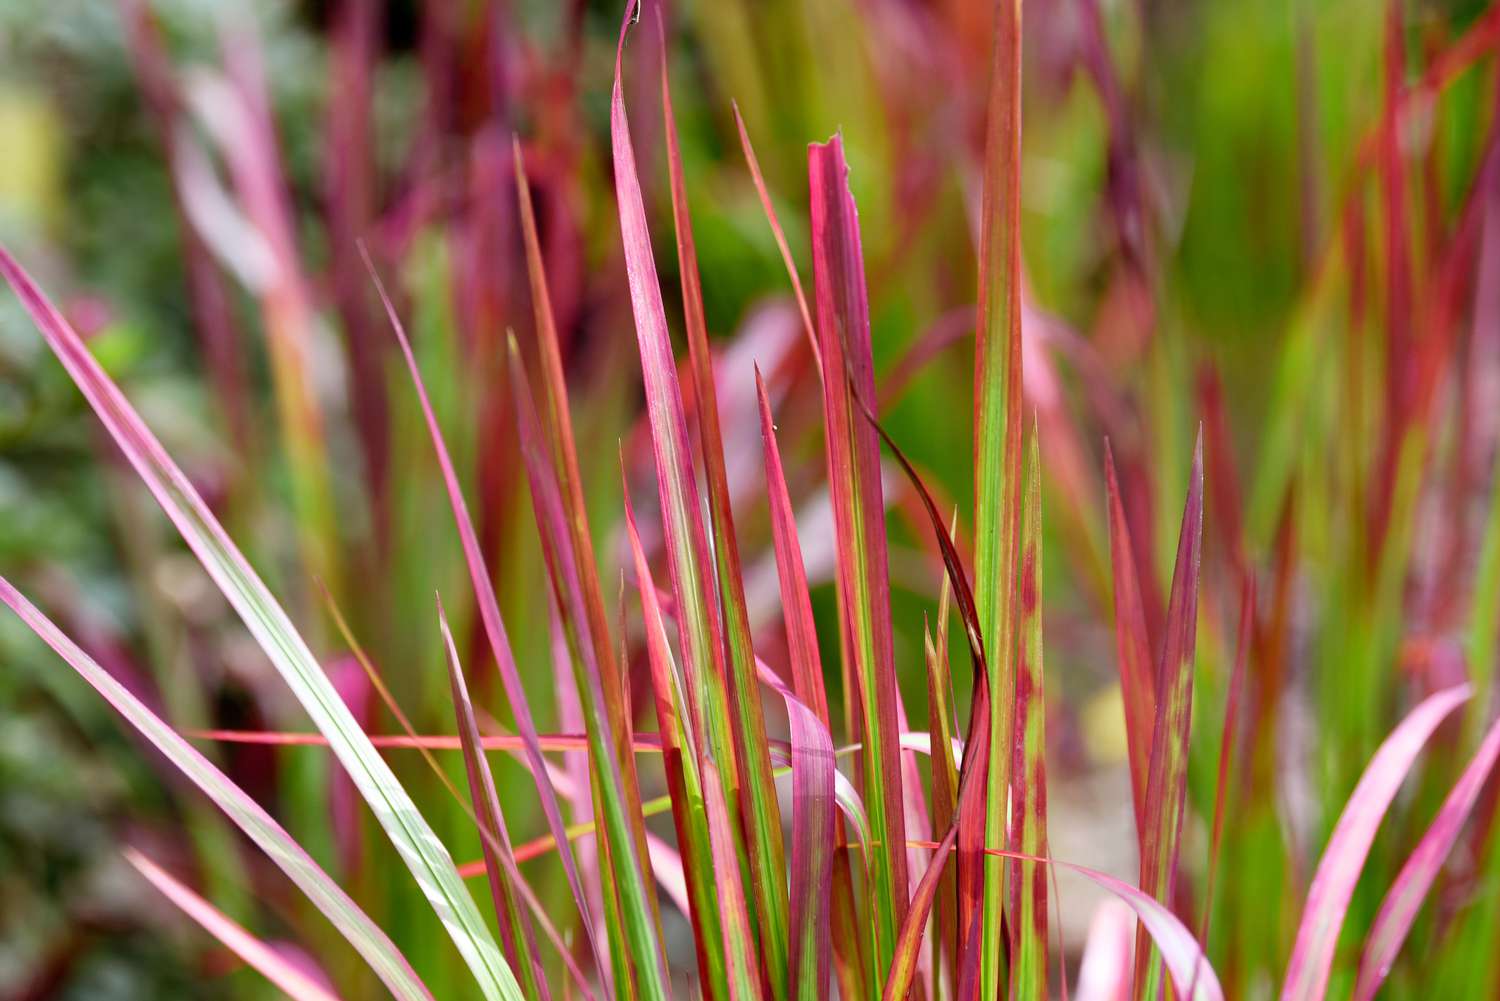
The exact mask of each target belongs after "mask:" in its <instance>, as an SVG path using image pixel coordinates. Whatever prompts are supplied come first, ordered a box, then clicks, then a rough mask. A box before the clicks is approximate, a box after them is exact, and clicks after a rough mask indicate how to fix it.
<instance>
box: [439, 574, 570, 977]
mask: <svg viewBox="0 0 1500 1001" xmlns="http://www.w3.org/2000/svg"><path fill="white" fill-rule="evenodd" d="M438 624H439V626H440V627H441V629H442V633H443V646H444V648H445V650H446V652H447V655H448V656H447V661H448V683H449V685H450V687H451V688H452V689H453V711H454V714H455V715H456V716H457V718H458V736H459V738H460V740H461V741H462V744H463V753H464V771H465V773H466V774H467V775H468V777H469V797H470V799H471V800H472V801H473V804H474V814H475V819H476V823H477V824H478V826H479V830H480V834H481V838H480V849H481V853H482V855H483V856H484V868H485V875H487V876H488V877H489V884H490V898H491V900H492V901H493V903H494V905H495V922H496V924H497V925H498V926H499V929H500V944H501V946H502V947H503V948H504V949H505V959H506V962H508V963H510V966H511V969H512V970H513V971H519V972H518V979H519V980H520V982H521V989H522V991H523V992H524V993H525V995H526V997H528V998H542V999H546V998H547V997H549V996H550V995H549V993H548V991H547V979H546V971H545V970H543V969H542V966H541V950H539V949H538V948H537V945H536V935H535V933H534V932H533V931H532V929H531V922H530V921H529V920H528V919H527V917H526V912H525V911H523V910H522V909H521V905H520V903H519V902H518V901H517V900H516V884H518V883H519V882H520V879H519V878H518V877H519V875H520V874H519V873H518V872H516V870H515V865H516V863H515V859H514V858H513V857H512V853H511V844H510V830H509V828H508V827H507V826H506V823H505V814H504V813H502V812H501V810H500V798H499V796H498V795H497V794H496V792H495V777H494V775H492V774H491V773H490V764H489V760H488V759H487V758H486V757H485V756H484V749H483V747H481V746H480V736H479V720H478V719H477V718H476V717H475V715H474V704H473V702H471V701H470V700H469V688H468V685H466V684H465V683H464V675H463V668H462V666H461V665H460V664H459V660H458V648H457V647H455V646H454V645H453V634H452V632H450V631H449V629H448V617H447V615H446V614H445V613H444V612H443V605H442V602H441V601H439V602H438Z"/></svg>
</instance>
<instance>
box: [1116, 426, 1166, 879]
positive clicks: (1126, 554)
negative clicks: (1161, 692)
mask: <svg viewBox="0 0 1500 1001" xmlns="http://www.w3.org/2000/svg"><path fill="white" fill-rule="evenodd" d="M1104 476H1105V484H1106V491H1107V494H1108V497H1107V500H1108V504H1109V551H1110V556H1111V560H1112V563H1113V569H1114V582H1115V588H1114V590H1115V657H1116V660H1117V661H1118V666H1119V671H1120V694H1121V698H1122V701H1123V702H1124V704H1125V743H1126V748H1127V754H1128V758H1129V761H1130V789H1131V793H1132V801H1133V803H1134V805H1135V827H1136V836H1137V838H1138V839H1139V840H1140V846H1141V857H1142V858H1144V857H1145V854H1146V847H1145V846H1146V781H1147V776H1148V774H1149V772H1150V770H1151V732H1152V728H1153V726H1154V725H1155V724H1154V721H1155V719H1156V679H1155V676H1154V672H1153V671H1152V668H1151V642H1150V640H1149V638H1148V636H1147V632H1146V612H1145V606H1144V605H1143V604H1142V603H1141V586H1140V577H1139V576H1137V574H1136V569H1135V555H1134V552H1135V550H1134V548H1133V547H1132V543H1131V540H1130V523H1129V522H1128V521H1127V520H1126V518H1125V506H1124V503H1123V502H1122V501H1121V499H1120V485H1119V481H1118V479H1117V478H1116V477H1115V457H1114V453H1113V451H1112V450H1111V449H1110V447H1109V442H1108V441H1106V442H1105V443H1104Z"/></svg>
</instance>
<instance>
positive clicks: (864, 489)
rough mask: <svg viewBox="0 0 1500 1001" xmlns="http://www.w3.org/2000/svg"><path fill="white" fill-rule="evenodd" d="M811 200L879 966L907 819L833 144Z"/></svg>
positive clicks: (853, 218) (851, 240) (870, 378)
mask: <svg viewBox="0 0 1500 1001" xmlns="http://www.w3.org/2000/svg"><path fill="white" fill-rule="evenodd" d="M807 164H808V185H809V188H810V190H811V195H812V241H813V284H814V301H815V303H816V310H817V330H818V344H819V348H820V350H821V351H822V355H823V418H824V429H825V433H826V436H827V453H828V485H829V491H830V493H831V495H832V499H833V512H834V524H835V530H836V533H837V536H836V542H837V565H838V573H837V577H836V581H837V585H838V586H837V591H838V597H839V607H840V609H841V620H842V622H843V628H844V632H845V638H846V640H847V644H846V656H847V657H848V659H849V663H850V665H851V668H852V669H851V671H850V676H851V677H852V678H854V679H855V683H856V685H857V686H858V705H859V709H860V717H861V719H862V723H863V727H864V731H863V732H864V757H863V761H864V767H863V770H862V772H861V775H862V778H863V781H864V788H863V792H864V795H865V800H866V802H867V804H868V805H869V808H870V830H871V837H872V839H873V840H874V842H875V843H876V848H875V851H874V856H873V858H872V859H871V872H870V878H871V881H872V886H871V889H870V899H871V910H872V912H873V913H872V915H871V920H873V921H874V922H875V932H876V936H875V942H876V948H877V955H876V957H875V958H876V963H875V968H876V969H878V970H885V969H888V968H889V967H890V965H891V960H892V957H893V955H894V949H895V942H896V932H897V929H898V928H899V927H900V925H901V922H902V920H903V918H904V917H905V914H906V905H907V892H908V891H907V873H906V867H907V863H906V851H905V844H906V820H905V814H904V807H903V802H902V789H901V786H902V776H901V756H900V749H899V747H898V744H897V701H898V699H899V697H900V696H899V694H898V692H897V688H896V668H895V660H894V657H895V654H894V651H893V648H892V638H891V604H890V577H889V569H888V565H887V553H886V540H885V517H884V511H885V507H884V503H883V501H882V497H881V485H880V453H879V449H880V444H879V439H878V437H877V435H876V432H875V430H874V428H873V427H871V426H870V425H868V424H867V423H866V422H865V421H864V420H863V419H862V415H861V414H860V413H859V411H858V409H857V406H856V402H855V398H856V395H857V396H858V397H859V398H861V399H866V400H869V399H874V397H875V392H874V381H875V375H874V364H873V361H872V358H871V353H870V352H871V346H870V316H869V304H868V301H867V299H866V290H865V275H864V258H863V253H862V251H861V248H860V236H859V220H858V216H857V212H856V209H855V206H854V198H853V195H852V194H851V193H850V191H849V185H848V171H849V168H848V164H847V162H846V161H845V159H844V150H843V140H842V139H841V138H840V137H838V136H834V137H833V138H832V139H831V140H830V141H829V142H827V143H815V144H813V145H811V146H809V147H808V160H807Z"/></svg>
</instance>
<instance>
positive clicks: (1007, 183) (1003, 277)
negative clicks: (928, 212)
mask: <svg viewBox="0 0 1500 1001" xmlns="http://www.w3.org/2000/svg"><path fill="white" fill-rule="evenodd" d="M994 9H995V22H994V58H993V62H992V64H991V67H990V89H989V98H988V107H987V111H986V116H985V162H984V184H983V194H982V198H981V207H980V237H979V325H978V330H977V336H976V338H975V349H974V400H975V416H974V528H975V531H974V581H975V584H976V591H975V600H976V602H977V604H978V608H979V628H980V631H981V632H982V633H983V634H984V636H985V637H986V642H987V643H988V646H989V665H988V670H989V688H990V693H991V696H990V697H991V698H992V699H994V700H995V704H994V706H993V707H992V709H991V712H990V718H989V728H990V736H989V743H990V746H991V747H992V748H993V749H994V751H995V753H994V754H993V755H992V760H991V762H990V767H989V776H988V783H987V784H988V789H987V794H986V797H985V798H986V801H987V807H986V811H985V837H984V841H985V844H986V845H987V846H989V847H991V848H996V847H1000V846H1002V845H1005V844H1007V843H1008V842H1007V831H1006V804H1007V803H1008V802H1009V798H1010V776H1009V764H1010V762H1009V760H1008V755H1007V754H1006V749H1008V748H1009V747H1010V746H1011V733H1010V731H1011V727H1012V725H1013V720H1014V713H1013V711H1012V708H1011V699H1012V696H1013V693H1014V690H1015V684H1014V678H1013V674H1014V671H1013V663H1014V655H1015V651H1014V643H1015V626H1016V576H1017V570H1018V567H1017V563H1018V559H1019V556H1018V536H1019V534H1020V520H1021V0H998V2H997V3H996V4H995V5H994ZM1004 873H1005V867H1004V865H1003V863H1002V862H1001V861H1000V859H998V858H996V857H995V856H993V855H987V856H985V858H984V883H983V899H982V910H981V911H980V913H979V914H977V915H976V914H973V913H972V912H971V910H970V908H969V907H967V906H965V907H964V908H963V910H962V912H961V916H960V922H961V934H964V935H965V936H967V934H968V931H967V929H968V926H969V924H970V922H972V921H974V920H976V919H977V920H979V921H980V923H981V929H980V933H979V938H978V946H979V949H980V958H979V970H978V977H979V993H980V996H981V997H984V998H994V997H997V996H999V993H1000V986H1001V955H1000V945H1001V911H1002V901H1003V886H1004ZM962 902H963V901H962V898H961V903H962Z"/></svg>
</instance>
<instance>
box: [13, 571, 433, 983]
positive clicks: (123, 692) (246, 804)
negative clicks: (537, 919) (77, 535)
mask: <svg viewBox="0 0 1500 1001" xmlns="http://www.w3.org/2000/svg"><path fill="white" fill-rule="evenodd" d="M0 601H3V602H4V603H5V604H6V605H7V606H8V607H9V608H10V609H11V611H13V612H15V613H16V615H17V616H19V617H20V619H21V621H22V622H24V623H25V624H26V625H27V627H28V628H30V629H31V631H32V632H34V633H36V634H37V636H39V637H41V639H42V640H43V641H44V642H45V643H46V644H47V645H48V646H50V647H51V648H52V649H53V650H54V651H56V652H57V654H58V655H59V656H60V657H62V659H63V660H64V661H66V662H67V663H68V665H69V666H70V667H72V668H73V670H75V671H77V672H78V674H79V675H80V676H81V677H82V678H83V680H84V681H86V682H88V683H89V684H90V685H91V686H93V688H94V690H95V691H97V692H98V693H99V694H100V695H101V696H103V697H104V699H105V701H107V702H108V703H109V704H110V705H111V706H113V707H114V709H115V711H116V712H118V713H119V714H120V715H121V716H123V717H125V719H126V721H127V722H128V723H130V725H131V726H133V727H134V728H135V729H136V730H137V731H139V732H140V734H141V735H142V736H143V737H145V738H146V739H147V740H149V741H150V742H151V743H152V744H153V745H155V746H156V747H157V749H158V750H160V751H161V752H162V754H163V755H164V756H165V757H166V758H167V759H168V760H169V761H171V762H172V764H173V765H175V766H176V767H177V768H179V769H181V771H182V773H183V774H184V775H186V776H187V777H188V778H189V779H191V780H192V782H193V784H194V785H196V786H197V787H198V788H199V789H201V790H202V791H203V793H204V794H205V795H207V796H208V798H209V799H211V800H213V802H214V804H215V805H216V806H218V807H219V809H221V810H223V811H224V813H225V814H226V815H227V816H228V817H229V819H230V820H232V821H233V822H234V823H235V824H236V826H238V827H239V828H240V829H241V830H242V831H244V832H245V834H246V835H247V836H249V838H250V840H252V841H254V842H255V844H256V845H257V846H258V847H259V848H260V849H261V850H262V851H264V852H265V853H266V854H267V855H268V856H269V857H270V859H271V861H273V862H275V863H276V865H277V866H278V867H280V868H281V870H282V871H283V872H285V873H286V874H287V876H288V877H290V878H291V880H292V882H293V883H295V884H296V885H297V887H298V888H299V889H301V890H302V892H303V893H305V894H306V895H307V897H308V899H309V900H311V901H312V902H313V904H314V905H316V906H317V908H318V910H320V911H322V912H323V913H324V914H325V915H327V916H328V919H329V920H330V921H331V922H332V923H333V925H334V927H335V928H337V929H338V930H339V932H340V934H342V935H343V936H344V938H346V939H347V940H348V941H349V944H350V945H352V946H354V948H355V950H356V951H358V952H359V954H360V955H361V956H363V957H364V958H365V961H366V962H368V963H369V964H370V968H371V969H373V970H374V971H375V974H376V976H378V977H379V978H380V980H381V982H382V983H384V984H385V985H386V987H387V988H389V989H390V991H391V993H392V994H394V995H395V996H396V997H397V998H401V999H403V1001H432V995H431V993H430V992H429V991H428V990H427V988H426V986H425V985H423V983H422V981H421V980H420V979H419V978H418V977H417V975H416V973H415V972H414V971H413V970H412V968H411V965H410V964H409V963H407V961H406V959H405V957H403V956H402V955H401V952H400V951H399V950H398V949H397V948H396V946H395V943H393V942H392V941H391V940H390V938H389V937H388V936H387V935H386V934H385V932H384V931H382V930H381V929H380V926H379V925H377V924H375V922H373V921H371V920H370V918H369V917H368V916H367V915H366V914H365V912H364V911H362V910H361V909H360V908H359V905H358V904H356V903H355V902H354V901H353V900H352V899H350V897H349V895H348V894H346V893H345V892H344V891H343V890H342V889H340V888H339V885H338V884H337V883H335V882H334V881H333V879H332V878H331V877H330V876H329V875H328V874H327V873H326V872H324V871H323V870H322V869H321V868H320V867H319V866H318V864H317V862H315V861H313V859H312V857H311V856H310V855H308V854H307V853H306V852H305V851H303V849H302V847H301V846H300V845H298V844H297V842H296V841H295V840H293V839H292V836H291V835H290V834H288V833H287V832H286V830H285V829H283V828H282V826H281V825H280V824H278V823H277V822H276V820H275V819H274V818H272V817H271V815H270V814H268V813H267V812H266V811H265V810H264V809H262V808H261V806H260V804H258V803H256V802H255V801H254V800H253V799H251V798H250V797H249V796H248V795H246V794H245V792H244V791H243V790H241V789H240V787H239V786H237V785H235V784H234V783H233V782H232V781H231V780H230V779H229V777H228V776H227V775H225V774H224V773H223V772H222V771H220V770H219V769H218V768H217V767H216V766H215V765H214V764H213V763H212V762H210V761H209V760H208V759H207V758H205V757H204V756H203V755H202V754H200V753H199V752H198V751H197V749H195V748H194V747H193V746H192V745H191V744H189V743H188V742H187V741H186V740H184V739H183V738H182V737H181V736H180V735H178V733H177V732H176V731H175V730H173V729H172V728H171V727H170V726H168V725H167V723H166V722H165V721H163V720H162V719H161V718H160V717H158V716H157V715H156V714H155V713H153V712H151V710H150V709H148V708H146V706H145V704H144V703H142V702H141V701H140V700H139V699H137V698H136V697H135V696H134V695H132V694H131V693H130V691H129V690H128V689H127V688H126V687H125V686H124V685H122V684H120V682H118V681H116V680H115V679H114V678H113V677H112V676H111V675H110V674H109V673H108V672H107V671H105V670H104V669H103V668H102V667H100V666H99V665H98V664H97V663H96V662H95V661H94V660H93V659H92V658H91V657H89V656H88V654H86V653H84V652H83V650H82V649H80V648H79V646H78V645H77V644H76V643H74V642H73V641H72V640H70V639H68V637H67V636H65V635H64V634H63V632H62V630H60V629H58V628H57V626H56V625H54V624H53V623H52V621H51V620H50V619H48V618H47V617H46V616H45V615H43V614H42V613H41V612H40V611H39V610H38V609H37V608H36V606H34V605H33V604H31V602H29V601H27V600H26V598H25V597H23V596H22V595H21V593H20V592H19V591H17V590H16V589H15V588H14V587H12V586H11V584H10V582H9V581H7V580H5V579H4V578H0Z"/></svg>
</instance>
